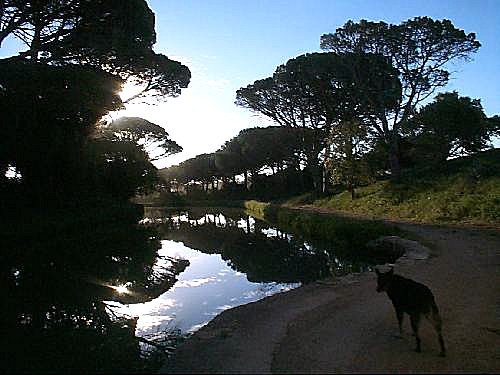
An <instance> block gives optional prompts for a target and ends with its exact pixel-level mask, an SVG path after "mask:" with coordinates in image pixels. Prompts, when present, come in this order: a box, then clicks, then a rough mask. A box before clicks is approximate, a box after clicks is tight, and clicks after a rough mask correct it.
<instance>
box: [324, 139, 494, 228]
mask: <svg viewBox="0 0 500 375" xmlns="http://www.w3.org/2000/svg"><path fill="white" fill-rule="evenodd" d="M498 165H500V152H499V150H498V149H494V150H491V151H485V152H481V153H479V154H476V155H473V156H470V157H463V158H459V159H454V160H449V161H447V162H446V163H444V165H442V166H441V167H440V168H436V167H431V166H429V167H428V168H423V169H420V170H409V171H406V172H405V173H404V174H403V175H402V177H401V180H400V181H399V182H398V183H395V182H389V181H380V182H377V183H375V184H373V185H370V186H367V187H363V188H360V189H358V194H357V198H356V199H355V200H351V197H350V195H349V194H348V192H343V193H340V194H337V195H334V196H332V197H328V198H323V199H318V200H317V201H316V202H315V203H314V205H316V206H318V207H325V208H332V209H337V210H344V211H349V212H355V213H358V214H370V215H375V216H377V217H385V218H391V217H398V218H403V219H410V220H416V221H422V222H475V223H487V224H488V223H489V224H494V225H498V223H499V222H500V209H499V207H500V205H499V202H500V188H499V187H500V174H499V172H498V171H499V169H498Z"/></svg>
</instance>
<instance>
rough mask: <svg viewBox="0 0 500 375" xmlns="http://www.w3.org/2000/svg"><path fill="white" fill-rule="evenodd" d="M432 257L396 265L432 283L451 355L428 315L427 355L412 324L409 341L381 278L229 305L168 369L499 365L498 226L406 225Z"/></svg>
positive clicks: (487, 368) (424, 331)
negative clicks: (417, 348)
mask: <svg viewBox="0 0 500 375" xmlns="http://www.w3.org/2000/svg"><path fill="white" fill-rule="evenodd" d="M398 225H400V226H401V227H402V228H403V229H405V230H408V231H410V232H413V233H415V234H416V235H418V236H420V237H421V238H422V239H423V240H425V241H426V243H429V244H431V246H432V248H433V249H434V251H433V256H431V257H430V258H428V259H426V260H421V261H414V262H406V263H405V264H400V263H398V264H397V265H396V268H395V271H396V273H400V274H402V275H404V276H407V277H410V278H413V279H415V280H417V281H420V282H423V283H424V284H426V285H428V286H429V287H430V288H431V289H432V290H433V292H434V295H435V297H436V301H437V304H438V306H439V308H440V311H441V315H442V317H443V324H444V338H445V342H446V344H447V349H448V356H447V357H446V358H440V357H438V351H439V347H438V342H437V339H436V336H435V333H434V332H433V331H432V328H431V327H430V325H429V324H426V323H427V322H424V323H423V324H422V326H421V336H422V353H420V354H418V353H415V352H414V351H413V348H414V338H413V337H412V336H411V335H410V333H409V332H410V328H409V322H408V320H406V321H405V331H406V333H405V334H404V336H403V338H397V337H396V333H397V331H398V330H397V322H396V318H395V314H394V312H393V308H392V305H391V303H390V300H389V299H388V297H387V296H386V295H385V294H378V293H376V292H375V283H376V281H375V275H374V274H373V273H365V274H361V275H355V276H351V277H347V278H345V279H343V280H342V281H340V282H337V283H335V284H322V283H313V284H310V285H307V286H304V287H301V288H298V289H295V290H292V291H290V292H287V293H282V294H279V295H274V296H271V297H269V298H266V299H264V300H261V301H258V302H255V303H252V304H249V305H244V306H240V307H237V308H235V309H231V310H228V311H225V312H224V313H222V314H221V315H220V316H218V317H217V318H215V319H214V320H213V321H212V322H210V323H209V324H208V325H207V326H205V327H204V328H203V329H201V330H200V331H198V332H197V333H196V334H195V335H194V336H193V337H192V338H191V339H190V340H188V341H187V342H186V343H185V344H184V345H183V346H182V347H180V348H179V349H178V350H177V352H176V356H175V360H174V361H172V362H171V363H170V364H169V365H167V366H166V367H164V368H163V369H162V372H174V373H176V372H181V373H270V372H273V373H294V372H295V373H332V372H335V373H339V372H377V373H380V372H440V373H442V372H453V373H456V372H486V373H498V372H500V350H499V348H500V345H499V344H500V320H499V318H500V299H499V297H500V293H499V292H500V289H499V285H500V273H499V270H500V268H499V263H500V256H499V255H500V235H499V231H498V230H484V229H482V230H481V229H467V228H458V229H457V228H451V227H437V226H429V225H418V224H404V223H400V224H398Z"/></svg>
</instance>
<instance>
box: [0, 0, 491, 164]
mask: <svg viewBox="0 0 500 375" xmlns="http://www.w3.org/2000/svg"><path fill="white" fill-rule="evenodd" d="M148 4H149V6H150V8H151V9H152V11H153V12H154V13H155V16H156V25H155V29H156V34H157V43H156V44H155V46H154V50H155V51H156V52H158V53H162V54H165V55H167V56H168V57H169V58H170V59H173V60H177V61H179V62H181V63H183V64H184V65H186V66H188V67H189V69H190V70H191V74H192V78H191V82H190V84H189V86H188V88H187V89H184V90H182V94H181V95H180V96H179V97H177V98H168V99H167V102H165V103H161V104H157V105H146V104H128V105H127V106H126V110H124V111H120V112H115V113H112V114H110V116H111V118H117V117H121V116H137V117H142V118H144V119H146V120H148V121H151V122H153V123H155V124H158V125H160V126H162V127H164V128H165V129H166V130H167V132H168V133H169V135H170V138H171V139H173V140H175V141H176V142H177V143H178V144H180V145H181V146H182V147H183V148H184V151H183V152H182V153H179V154H176V155H172V156H169V157H167V158H165V159H162V160H160V161H157V162H154V164H155V165H156V166H157V167H158V168H164V167H168V166H171V165H175V164H178V163H180V162H182V161H184V160H186V159H189V158H192V157H194V156H196V155H199V154H202V153H211V152H214V151H216V150H217V149H218V148H219V147H220V146H222V145H223V144H224V142H226V141H228V140H229V139H231V138H232V137H234V136H236V135H237V134H238V133H239V132H240V131H241V130H242V129H246V128H250V127H255V126H268V125H271V124H272V123H271V122H270V121H267V120H266V119H264V118H262V117H259V116H257V115H255V114H253V113H252V112H250V111H248V110H246V109H244V108H240V107H237V106H236V105H235V104H234V100H235V97H236V90H237V89H239V88H240V87H244V86H247V85H248V84H251V83H253V82H254V81H255V80H257V79H261V78H266V77H269V76H271V75H272V74H273V72H274V70H275V69H276V67H277V66H278V65H280V64H283V63H285V62H286V61H287V60H289V59H291V58H294V57H296V56H298V55H301V54H303V53H306V52H320V51H321V50H320V48H319V42H320V36H321V35H322V34H325V33H331V32H334V31H335V29H337V28H338V27H341V26H343V25H344V24H345V23H346V22H347V21H348V20H353V21H359V20H360V19H367V20H370V21H384V22H387V23H393V24H399V23H401V22H402V21H405V20H407V19H409V18H413V17H417V16H429V17H431V18H433V19H439V20H441V19H444V18H446V19H450V20H451V21H452V23H453V24H454V26H455V27H457V28H459V29H463V30H464V31H465V32H466V33H471V32H474V33H476V39H477V40H478V41H479V42H480V43H481V44H482V47H481V48H480V49H479V51H478V52H477V53H476V54H474V55H472V56H471V57H472V60H471V61H469V62H459V63H457V64H454V65H452V66H449V70H451V71H453V72H454V73H453V74H452V76H451V79H450V82H449V83H448V85H447V86H445V87H444V88H442V89H441V90H440V92H444V91H453V90H456V91H458V93H459V95H461V96H469V97H471V98H473V99H481V104H482V106H483V109H484V111H485V113H486V115H488V116H493V115H495V114H500V90H499V87H500V78H499V76H498V66H499V63H498V58H499V57H500V54H499V52H498V51H500V32H499V31H498V25H499V24H500V1H497V0H479V1H474V2H473V1H469V0H444V1H439V2H436V1H425V0H419V1H411V2H403V1H396V0H286V1H285V0H272V1H264V0H250V1H248V0H245V1H243V0H231V1H229V0H227V1H224V0H212V1H201V0H183V1H177V0H149V1H148ZM16 48H19V45H16V44H15V43H13V42H12V41H6V42H5V46H4V47H3V48H2V50H1V51H0V57H5V56H12V55H13V54H15V49H16ZM495 145H496V146H497V147H498V146H499V142H498V140H497V141H496V142H495Z"/></svg>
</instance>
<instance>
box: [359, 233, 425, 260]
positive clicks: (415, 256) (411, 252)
mask: <svg viewBox="0 0 500 375" xmlns="http://www.w3.org/2000/svg"><path fill="white" fill-rule="evenodd" d="M388 246H391V247H392V250H393V251H394V252H400V253H402V254H403V255H402V256H401V257H399V258H398V259H397V260H396V263H413V262H414V261H416V260H425V259H427V258H429V255H430V249H429V248H428V247H425V246H423V245H422V244H420V243H419V242H417V241H411V240H407V239H404V238H401V237H398V236H385V237H380V238H377V239H376V240H373V241H370V242H368V244H367V247H370V248H374V249H387V247H388Z"/></svg>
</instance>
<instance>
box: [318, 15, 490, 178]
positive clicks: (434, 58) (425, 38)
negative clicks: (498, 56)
mask: <svg viewBox="0 0 500 375" xmlns="http://www.w3.org/2000/svg"><path fill="white" fill-rule="evenodd" d="M475 38H476V36H475V34H474V33H470V34H465V32H464V31H463V30H460V29H457V28H456V27H455V26H453V24H452V23H451V21H449V20H442V21H436V20H433V19H431V18H429V17H415V18H413V19H409V20H407V21H404V22H402V23H401V24H399V25H392V24H387V23H385V22H370V21H366V20H361V21H360V22H358V23H355V22H353V21H349V22H347V23H346V24H345V25H344V26H343V27H341V28H338V29H337V30H336V31H335V33H331V34H324V35H322V36H321V48H322V49H325V50H328V51H333V52H335V53H346V52H348V53H354V54H360V55H362V54H367V53H375V54H381V55H383V56H386V57H387V58H388V59H389V60H390V62H391V63H392V65H393V66H394V67H395V68H396V69H398V71H399V78H400V80H401V83H402V100H401V101H400V102H399V103H398V105H397V106H395V107H394V108H391V110H390V111H380V112H378V113H376V117H374V119H373V123H372V128H373V130H374V131H375V132H376V133H377V134H378V135H379V137H380V138H381V139H383V140H384V142H385V143H386V144H387V146H388V150H389V161H390V165H391V170H392V174H393V177H398V176H399V172H400V165H399V159H398V154H399V151H398V148H399V144H398V143H399V136H400V131H401V127H402V126H403V125H404V123H405V122H407V121H408V120H409V119H410V118H411V117H412V116H413V115H414V113H415V111H416V110H417V107H418V105H419V104H420V103H422V102H423V101H424V100H426V99H427V98H429V97H430V96H431V95H432V94H433V93H434V92H435V90H436V89H437V88H439V87H442V86H444V85H446V83H447V82H448V79H449V75H450V73H449V72H448V71H447V70H446V64H447V63H448V62H450V61H452V60H456V59H465V60H467V59H468V58H469V56H470V54H472V53H474V52H476V51H477V50H478V48H479V47H480V46H481V44H480V43H479V42H478V41H477V40H476V39H475Z"/></svg>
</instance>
